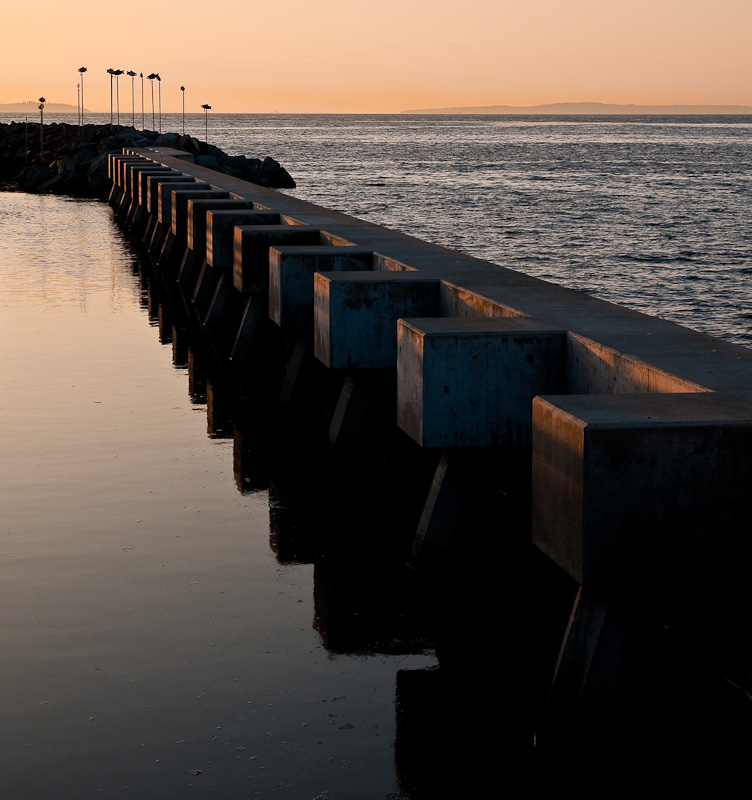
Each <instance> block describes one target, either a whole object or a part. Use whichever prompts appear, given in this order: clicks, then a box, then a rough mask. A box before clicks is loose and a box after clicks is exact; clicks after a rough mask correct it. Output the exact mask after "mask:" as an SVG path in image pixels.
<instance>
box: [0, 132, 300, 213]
mask: <svg viewBox="0 0 752 800" xmlns="http://www.w3.org/2000/svg"><path fill="white" fill-rule="evenodd" d="M154 146H156V147H160V146H161V147H173V148H175V149H177V150H180V151H182V152H184V153H185V154H186V157H189V158H191V159H192V160H193V161H195V162H196V163H198V164H203V165H204V166H208V167H211V168H212V169H214V170H217V171H218V172H224V173H228V174H230V175H234V176H236V177H238V178H242V179H243V180H246V181H250V182H251V183H256V184H259V185H261V186H268V187H272V188H278V189H291V188H294V187H295V181H294V180H293V179H292V178H291V177H290V175H289V173H288V172H287V170H285V168H284V167H282V166H281V165H280V164H279V163H278V162H277V161H275V160H274V159H273V158H271V157H269V156H267V157H266V158H264V159H259V158H246V157H245V156H229V155H227V154H226V153H224V152H222V150H220V149H219V148H218V147H214V146H213V145H210V144H207V143H206V142H201V141H199V140H198V139H195V138H194V137H192V136H187V135H182V136H181V135H179V134H177V133H157V132H156V131H147V130H136V129H135V128H126V127H122V128H119V129H117V130H113V128H112V126H111V125H84V126H82V127H79V126H78V125H70V124H66V123H62V124H58V123H51V124H47V125H40V124H39V123H27V122H11V123H7V124H4V123H0V186H3V187H9V188H12V189H23V190H24V191H26V192H49V193H53V194H65V195H73V196H77V197H100V198H103V199H104V198H106V197H107V196H108V194H109V191H110V185H111V184H110V180H109V177H108V173H107V167H108V158H109V156H110V154H112V153H120V152H122V150H123V148H124V147H154Z"/></svg>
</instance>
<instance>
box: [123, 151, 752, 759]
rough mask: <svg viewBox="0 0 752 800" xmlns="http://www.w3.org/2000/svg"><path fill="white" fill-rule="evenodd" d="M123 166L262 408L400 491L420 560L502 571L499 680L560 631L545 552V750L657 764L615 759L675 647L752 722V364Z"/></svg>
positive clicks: (299, 204)
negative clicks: (750, 712) (749, 711)
mask: <svg viewBox="0 0 752 800" xmlns="http://www.w3.org/2000/svg"><path fill="white" fill-rule="evenodd" d="M109 169H110V173H109V174H110V178H111V181H112V191H111V194H110V203H111V205H112V206H113V208H114V209H115V210H116V213H117V214H118V216H119V217H120V219H121V220H122V221H123V223H124V224H125V225H126V226H128V227H129V229H130V231H131V234H132V236H133V238H134V239H135V240H137V241H141V242H143V244H144V246H145V247H147V248H148V250H149V251H150V252H151V253H152V255H153V257H154V258H155V260H156V262H157V266H158V269H159V270H160V272H161V274H162V275H164V276H165V279H166V280H168V281H172V282H173V283H174V284H176V285H177V286H179V287H180V292H181V296H182V297H183V298H184V300H185V304H186V308H187V309H188V311H189V312H190V314H191V317H192V318H193V319H194V320H195V323H196V325H197V327H198V328H199V329H200V331H201V332H202V335H203V336H205V337H206V340H207V342H208V343H209V345H210V347H211V348H212V350H213V352H214V354H215V357H216V360H217V363H218V364H219V365H221V368H223V369H225V370H227V371H228V372H231V373H232V374H233V375H235V376H236V377H237V378H238V380H239V381H240V382H241V383H242V384H243V386H244V387H245V393H246V395H247V397H248V398H249V401H251V402H261V403H262V405H264V407H266V406H265V404H268V405H269V406H271V405H274V406H279V407H284V408H285V409H287V414H288V418H289V419H295V418H296V417H299V418H305V419H306V420H307V421H311V420H313V422H312V423H311V424H314V425H319V426H320V427H321V429H322V432H323V435H322V440H323V441H324V442H325V444H326V447H327V448H328V450H329V451H330V454H331V457H332V458H333V459H336V458H341V459H343V461H344V463H346V464H347V465H349V467H346V470H345V471H349V472H350V473H351V478H352V477H354V478H355V479H356V480H360V481H361V482H362V481H367V480H368V475H369V473H368V472H366V470H365V467H364V464H365V462H366V459H369V460H370V463H371V464H373V463H380V464H383V463H388V464H389V465H390V468H392V469H394V470H395V471H398V472H399V473H400V476H401V477H400V480H399V481H397V482H396V484H399V485H398V487H397V488H398V489H399V486H402V487H403V488H405V487H406V491H405V494H409V495H410V496H409V497H408V498H407V501H405V498H404V497H402V498H400V497H398V496H397V494H396V493H395V495H394V496H391V495H390V496H384V495H379V496H377V497H374V498H373V503H378V504H380V505H385V506H387V507H389V506H390V505H392V506H393V508H394V517H395V525H396V526H404V527H406V528H408V529H410V535H409V539H410V551H411V555H412V558H413V559H414V560H415V561H416V563H420V562H421V561H424V560H432V559H436V558H439V559H440V558H441V557H442V554H445V553H452V552H453V549H454V548H456V547H457V543H458V542H459V541H463V542H467V541H468V540H469V541H471V542H473V546H474V547H475V548H476V549H477V552H478V558H479V559H486V558H487V557H488V555H489V554H490V553H491V552H493V554H494V555H495V556H496V558H497V560H498V565H499V566H498V572H499V574H500V575H502V576H503V577H502V578H500V579H499V585H498V587H497V591H498V593H499V595H500V596H502V597H503V598H504V602H503V603H501V604H500V605H499V609H500V611H501V614H502V615H503V616H501V617H500V618H499V620H498V624H499V634H498V637H497V638H498V644H499V647H500V648H501V651H500V652H499V653H497V655H496V658H497V659H520V660H523V661H524V655H523V651H525V649H526V648H528V643H527V639H528V637H530V636H531V635H532V636H534V635H535V634H536V633H537V630H539V629H536V628H535V627H534V625H530V624H529V620H528V615H529V613H530V611H529V609H530V606H531V605H533V604H539V605H540V606H541V607H542V611H541V612H540V618H545V617H546V614H547V613H548V612H550V615H551V617H555V616H557V614H559V613H560V612H561V609H555V608H551V609H547V608H546V604H547V602H548V598H549V595H548V594H547V592H546V589H545V586H543V585H542V584H543V580H542V579H541V578H540V575H542V574H543V573H545V571H546V569H548V567H541V568H538V567H535V568H533V567H531V564H540V563H542V562H541V561H540V559H542V558H543V556H542V555H537V556H531V555H530V549H529V545H530V543H531V542H532V543H533V544H534V546H535V547H536V549H537V552H538V553H539V554H544V555H545V563H546V564H555V565H556V566H557V569H558V570H560V571H561V572H560V573H556V574H557V575H558V574H563V575H566V576H568V581H569V582H570V585H571V586H572V587H574V590H575V591H574V595H575V596H574V598H573V604H572V608H571V613H570V612H569V610H567V615H566V616H567V617H568V622H567V623H566V624H565V625H563V626H562V630H561V631H560V637H559V638H560V640H561V647H560V648H559V647H558V644H557V648H556V649H557V650H558V655H556V653H555V654H554V657H553V658H551V660H550V662H551V663H550V667H551V672H552V673H553V676H552V677H553V680H552V683H551V691H550V694H548V695H547V693H546V691H545V689H543V688H542V684H543V683H544V681H540V683H536V685H535V686H534V688H533V689H532V690H531V691H532V693H533V694H535V695H536V696H535V697H532V698H531V699H530V700H529V702H528V703H527V706H528V707H529V708H532V709H533V711H532V712H531V713H530V717H531V718H534V721H533V722H529V723H525V724H526V725H529V733H530V734H532V733H533V732H535V734H536V742H537V751H538V752H539V753H540V752H542V753H546V751H547V752H548V754H549V755H550V754H552V753H553V754H554V756H553V757H554V758H555V757H556V756H557V755H559V754H562V753H565V754H566V755H567V757H568V758H574V757H576V756H575V751H576V750H577V747H578V746H579V744H580V743H581V742H582V741H583V739H584V740H586V741H587V742H588V743H589V745H591V746H592V747H601V748H602V747H604V746H606V745H605V744H604V742H603V740H602V739H603V737H602V736H601V733H602V731H603V730H604V728H603V724H604V723H608V730H609V734H610V735H609V737H606V739H607V743H606V744H607V745H608V746H611V747H613V748H614V749H615V750H618V749H619V748H620V747H622V746H623V745H625V744H628V745H629V747H631V748H632V750H631V752H632V753H634V752H635V751H639V748H640V746H641V742H644V739H645V735H644V734H645V732H644V731H642V738H641V739H640V742H636V741H635V740H634V737H633V733H634V729H633V728H632V727H630V726H622V734H623V735H624V736H626V737H627V738H628V739H630V740H631V741H629V742H625V741H624V740H622V739H618V746H616V744H615V742H617V739H616V738H615V737H616V734H615V728H618V727H619V722H620V721H621V720H623V719H624V715H625V714H626V715H627V716H629V715H630V714H631V715H632V716H630V717H629V718H630V720H631V721H632V722H634V714H635V713H636V712H634V711H633V710H631V709H630V708H629V706H630V704H631V703H632V701H634V700H635V698H637V699H638V701H639V702H638V703H637V706H638V707H639V709H640V711H644V710H645V708H646V707H651V708H653V706H654V705H655V703H654V700H655V697H654V696H653V695H651V696H650V702H646V700H645V696H646V695H645V692H644V690H645V686H646V683H648V684H649V683H650V680H649V679H648V680H647V681H646V680H645V679H644V672H645V669H644V663H643V661H642V660H643V659H644V658H647V659H648V660H651V661H652V663H656V662H657V661H658V660H659V655H658V654H659V653H660V652H662V651H663V649H665V641H666V636H667V635H670V636H676V635H677V633H676V632H677V631H679V632H680V634H681V635H680V638H682V640H683V641H684V642H689V643H691V644H690V645H689V646H688V652H693V648H694V647H696V646H697V642H698V641H699V642H701V643H702V649H703V651H704V654H705V661H704V663H707V664H712V668H713V670H716V669H717V670H718V674H719V675H723V680H725V681H727V682H729V681H730V682H732V683H733V684H734V685H736V686H739V687H740V688H741V690H742V691H740V692H739V694H738V697H739V698H740V699H739V704H740V705H743V704H744V703H745V702H746V698H745V696H744V692H745V691H746V683H745V682H747V681H748V680H749V677H748V670H749V666H750V664H752V658H750V654H752V642H750V640H749V634H748V633H747V631H746V627H747V626H746V625H745V624H743V621H744V620H745V619H746V615H747V614H748V612H749V610H750V608H751V604H750V598H749V596H748V589H747V584H748V581H747V580H746V576H747V575H748V570H749V567H750V565H751V564H750V545H751V544H752V526H750V522H752V493H750V489H752V459H750V455H751V454H752V351H749V350H747V349H746V348H743V347H739V346H736V345H732V344H729V343H726V342H723V341H720V340H717V339H714V338H711V337H708V336H705V335H702V334H699V333H696V332H693V331H691V330H688V329H685V328H682V327H680V326H677V325H674V324H672V323H668V322H665V321H663V320H660V319H656V318H651V317H647V316H645V315H641V314H639V313H636V312H632V311H629V310H626V309H623V308H621V307H618V306H615V305H612V304H609V303H605V302H602V301H599V300H596V299H594V298H592V297H589V296H585V295H581V294H578V293H575V292H572V291H569V290H566V289H563V288H561V287H558V286H555V285H552V284H548V283H545V282H543V281H539V280H536V279H533V278H530V277H528V276H525V275H523V274H520V273H516V272H513V271H510V270H506V269H503V268H502V267H499V266H496V265H493V264H489V263H486V262H482V261H479V260H477V259H473V258H470V257H467V256H464V255H462V254H460V253H456V252H452V251H449V250H446V249H443V248H440V247H436V246H433V245H430V244H427V243H425V242H421V241H418V240H416V239H413V238H411V237H409V236H405V235H403V234H400V233H397V232H395V231H390V230H387V229H384V228H381V227H378V226H375V225H372V224H369V223H366V222H363V221H360V220H357V219H354V218H351V217H348V216H346V215H344V214H339V213H337V212H332V211H329V210H327V209H324V208H321V207H318V206H315V205H313V204H310V203H307V202H304V201H301V200H298V199H297V198H294V197H289V196H286V195H283V194H280V193H277V192H274V191H271V190H268V189H264V188H262V187H259V186H253V185H250V184H248V183H247V182H245V181H243V180H241V179H239V178H236V177H233V176H227V175H221V174H219V173H217V172H215V171H213V170H210V169H207V168H206V167H202V166H201V165H196V164H193V163H190V161H189V160H186V155H185V153H182V152H179V151H176V150H174V149H170V148H151V149H143V148H126V149H125V151H124V152H123V153H121V154H119V155H112V156H110V158H109ZM365 488H366V491H367V488H368V487H367V486H366V487H365ZM536 558H537V559H539V561H537V562H536V561H535V560H534V559H536ZM554 580H557V579H554ZM530 586H534V587H535V588H536V589H540V590H541V591H540V596H539V597H537V598H536V600H535V601H534V602H533V601H531V599H530V597H529V592H530ZM698 598H702V599H701V600H698ZM525 620H528V622H525ZM541 627H542V626H541ZM552 627H554V628H555V627H556V626H555V625H554V624H552ZM501 631H503V633H502V632H501ZM523 631H524V632H523ZM667 631H669V632H670V634H667V633H666V632H667ZM646 653H647V654H648V655H647V656H645V654H646ZM635 654H638V655H635ZM528 666H529V667H530V671H531V672H532V673H535V674H537V673H538V672H540V673H545V672H546V669H547V667H548V666H549V665H548V664H546V663H544V664H542V665H539V664H534V665H528ZM523 671H524V670H523ZM647 671H648V672H650V673H651V675H652V674H653V673H652V672H651V671H650V670H647ZM641 674H642V676H643V678H642V680H641V679H640V678H639V676H640V675H641ZM740 676H741V677H740ZM636 687H639V688H636ZM536 693H537V694H536ZM625 697H626V698H628V702H626V703H625V701H624V698H625ZM546 698H547V699H546ZM544 707H545V713H543V708H544ZM617 711H618V713H616V712H617ZM539 712H540V713H539ZM611 715H612V718H611V719H610V720H609V716H611ZM620 715H621V716H620ZM643 722H644V720H643ZM530 739H532V736H530ZM599 740H600V741H599ZM656 744H657V743H656ZM611 755H612V756H613V753H612V754H611Z"/></svg>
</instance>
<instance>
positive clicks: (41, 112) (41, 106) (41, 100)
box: [39, 97, 47, 163]
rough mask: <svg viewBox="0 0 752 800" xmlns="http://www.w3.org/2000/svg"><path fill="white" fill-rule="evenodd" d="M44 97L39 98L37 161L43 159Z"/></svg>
mask: <svg viewBox="0 0 752 800" xmlns="http://www.w3.org/2000/svg"><path fill="white" fill-rule="evenodd" d="M46 102H47V101H46V100H45V99H44V97H40V98H39V161H40V163H41V162H42V161H44V104H45V103H46Z"/></svg>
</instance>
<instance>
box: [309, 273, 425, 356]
mask: <svg viewBox="0 0 752 800" xmlns="http://www.w3.org/2000/svg"><path fill="white" fill-rule="evenodd" d="M439 285H440V281H439V280H438V279H437V278H434V277H430V276H425V275H423V274H421V273H419V272H328V273H323V272H318V273H316V274H315V275H314V323H313V326H314V343H315V345H314V352H315V354H316V358H318V359H319V360H320V361H323V362H324V364H326V366H327V367H329V368H330V369H385V368H394V367H396V366H397V320H398V319H399V318H400V317H422V316H433V315H436V314H437V313H438V305H439Z"/></svg>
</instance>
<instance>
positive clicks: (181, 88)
mask: <svg viewBox="0 0 752 800" xmlns="http://www.w3.org/2000/svg"><path fill="white" fill-rule="evenodd" d="M180 91H181V92H182V93H183V136H185V86H181V87H180Z"/></svg>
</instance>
